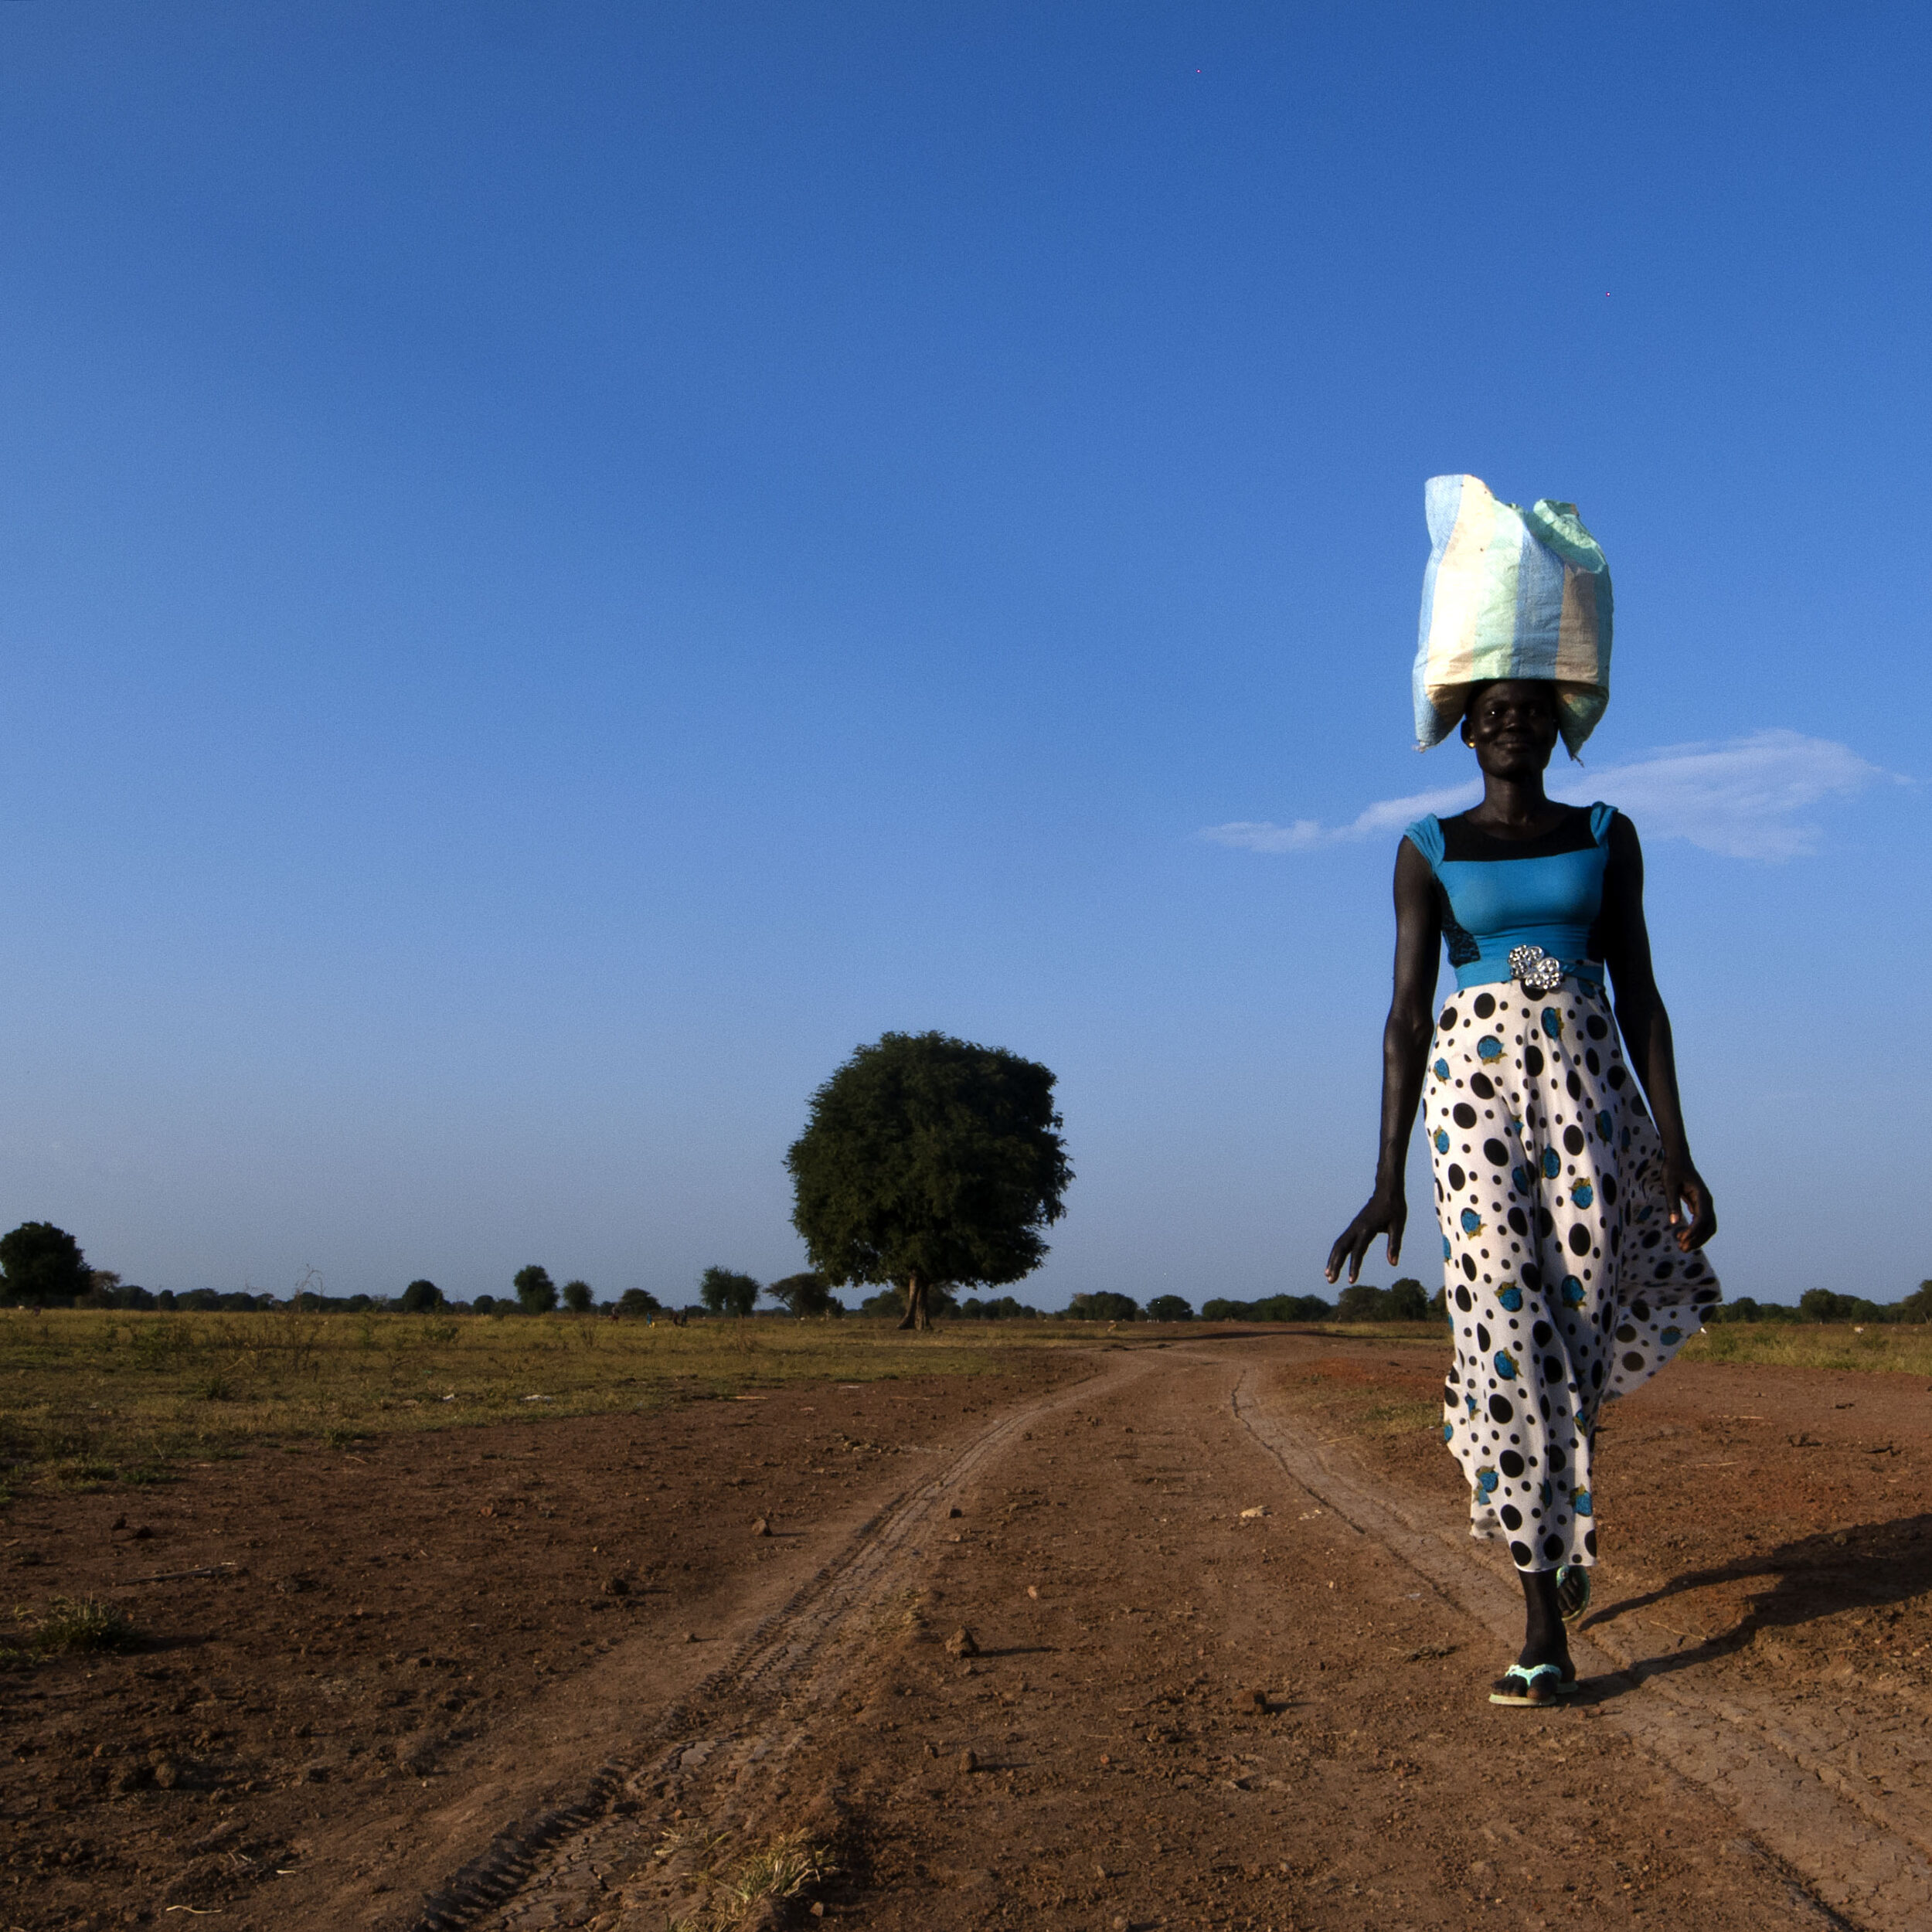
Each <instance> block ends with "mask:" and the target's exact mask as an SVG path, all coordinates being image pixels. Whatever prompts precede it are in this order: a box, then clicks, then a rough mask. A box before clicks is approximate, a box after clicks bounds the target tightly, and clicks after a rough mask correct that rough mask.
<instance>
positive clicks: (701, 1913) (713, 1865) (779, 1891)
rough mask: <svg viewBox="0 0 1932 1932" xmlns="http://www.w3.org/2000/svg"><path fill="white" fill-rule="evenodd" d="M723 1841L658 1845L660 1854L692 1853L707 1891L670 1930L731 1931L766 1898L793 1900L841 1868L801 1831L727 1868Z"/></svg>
mask: <svg viewBox="0 0 1932 1932" xmlns="http://www.w3.org/2000/svg"><path fill="white" fill-rule="evenodd" d="M724 1843H725V1835H724V1834H723V1833H722V1832H719V1833H716V1834H713V1835H703V1836H702V1837H698V1836H697V1835H692V1838H689V1839H687V1838H667V1839H666V1841H665V1845H663V1846H661V1847H660V1848H659V1850H658V1856H659V1857H660V1858H662V1857H665V1856H666V1855H675V1854H676V1853H677V1852H679V1851H685V1850H690V1851H692V1852H695V1854H696V1869H695V1870H694V1872H692V1882H693V1883H696V1884H698V1885H700V1886H706V1887H707V1888H709V1896H708V1897H707V1898H706V1900H705V1902H704V1903H703V1905H702V1906H701V1907H700V1908H699V1910H697V1911H696V1912H695V1913H692V1914H690V1915H689V1917H684V1918H679V1919H673V1920H672V1921H671V1927H670V1932H733V1927H737V1926H740V1925H743V1923H744V1922H745V1921H746V1920H747V1919H748V1918H750V1917H751V1915H752V1914H753V1913H754V1912H755V1911H756V1910H757V1908H758V1907H759V1906H761V1905H763V1904H764V1903H765V1902H766V1900H768V1899H769V1900H784V1899H795V1898H797V1897H798V1896H800V1895H801V1894H802V1893H804V1892H805V1891H807V1890H808V1889H810V1888H811V1887H813V1886H818V1885H821V1884H823V1883H825V1880H826V1879H828V1878H830V1877H832V1875H833V1874H834V1873H835V1872H836V1871H837V1870H838V1867H837V1866H835V1865H834V1864H833V1863H832V1855H831V1853H830V1852H829V1851H828V1849H827V1848H826V1847H825V1846H824V1845H815V1844H814V1843H812V1842H811V1838H810V1837H809V1836H808V1834H806V1833H805V1832H787V1834H786V1835H785V1836H784V1837H783V1838H775V1839H774V1840H773V1841H772V1842H771V1843H770V1844H769V1845H764V1846H761V1847H760V1848H759V1849H757V1850H755V1851H753V1852H751V1853H750V1855H747V1856H746V1857H745V1858H744V1859H743V1862H740V1863H738V1864H736V1866H735V1868H734V1869H729V1870H726V1869H720V1868H721V1867H722V1866H723V1863H724V1860H723V1847H724Z"/></svg>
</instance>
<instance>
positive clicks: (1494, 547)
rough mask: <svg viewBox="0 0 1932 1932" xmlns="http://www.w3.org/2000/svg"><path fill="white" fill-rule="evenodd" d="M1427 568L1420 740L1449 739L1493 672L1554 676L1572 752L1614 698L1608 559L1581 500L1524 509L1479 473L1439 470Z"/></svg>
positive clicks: (1429, 495) (1421, 745)
mask: <svg viewBox="0 0 1932 1932" xmlns="http://www.w3.org/2000/svg"><path fill="white" fill-rule="evenodd" d="M1424 501H1425V505H1426V508H1427V512H1428V518H1429V543H1430V551H1429V567H1428V569H1427V570H1425V571H1424V572H1423V578H1422V623H1421V627H1420V639H1419V641H1418V643H1417V649H1416V670H1415V703H1416V743H1417V748H1418V749H1419V750H1424V751H1426V750H1427V749H1428V748H1429V747H1430V746H1431V745H1435V744H1440V743H1441V742H1442V741H1443V740H1444V738H1446V737H1447V736H1448V735H1449V734H1450V733H1451V732H1452V731H1453V730H1455V728H1456V726H1457V725H1458V723H1460V722H1461V718H1462V714H1463V710H1464V706H1466V705H1467V704H1468V696H1469V687H1470V686H1471V685H1472V684H1478V683H1481V682H1485V680H1487V679H1492V678H1546V679H1551V680H1553V682H1555V684H1556V690H1557V698H1558V713H1559V718H1560V723H1561V726H1562V729H1563V743H1565V744H1566V745H1567V746H1568V747H1569V748H1570V756H1571V757H1576V755H1577V752H1578V751H1579V750H1581V748H1582V747H1583V740H1585V739H1586V738H1587V737H1588V736H1590V733H1591V732H1593V731H1594V730H1596V728H1597V719H1599V718H1600V717H1601V716H1603V715H1604V706H1606V705H1607V704H1608V703H1609V702H1610V631H1611V595H1610V566H1609V565H1608V564H1607V563H1605V562H1604V553H1603V551H1602V549H1600V547H1599V546H1598V544H1597V539H1595V538H1594V536H1591V535H1590V532H1588V531H1587V529H1584V528H1583V521H1582V519H1580V517H1579V516H1578V515H1577V506H1576V505H1575V504H1573V503H1558V502H1553V500H1552V499H1551V498H1548V497H1544V498H1542V499H1541V500H1539V502H1536V503H1534V504H1532V505H1531V506H1530V507H1529V509H1522V508H1521V507H1520V506H1519V505H1516V504H1514V503H1504V502H1499V501H1498V499H1497V498H1495V497H1493V496H1492V495H1490V494H1489V492H1488V488H1486V487H1485V485H1484V484H1483V482H1482V481H1481V479H1480V478H1477V477H1473V476H1432V477H1431V478H1430V479H1429V481H1428V484H1427V488H1426V490H1425V493H1424Z"/></svg>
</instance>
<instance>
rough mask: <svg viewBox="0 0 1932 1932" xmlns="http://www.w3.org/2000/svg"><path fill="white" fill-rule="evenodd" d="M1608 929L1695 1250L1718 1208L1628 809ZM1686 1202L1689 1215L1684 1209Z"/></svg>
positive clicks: (1621, 1010)
mask: <svg viewBox="0 0 1932 1932" xmlns="http://www.w3.org/2000/svg"><path fill="white" fill-rule="evenodd" d="M1601 930H1602V933H1603V940H1604V964H1606V965H1607V967H1608V968H1610V980H1611V988H1612V990H1613V992H1614V994H1615V995H1616V1003H1617V1026H1618V1027H1619V1028H1620V1029H1621V1031H1622V1032H1623V1036H1624V1049H1625V1050H1626V1051H1627V1052H1628V1054H1629V1056H1630V1063H1631V1066H1632V1068H1633V1069H1634V1070H1635V1072H1636V1074H1637V1077H1638V1079H1639V1080H1641V1082H1642V1083H1643V1087H1644V1092H1645V1095H1646V1097H1648V1100H1649V1101H1650V1111H1651V1118H1652V1119H1653V1120H1655V1121H1656V1123H1657V1134H1658V1138H1659V1139H1660V1140H1661V1141H1662V1142H1663V1147H1664V1193H1665V1198H1666V1199H1668V1201H1669V1202H1670V1219H1671V1226H1672V1227H1674V1228H1675V1229H1676V1230H1677V1245H1678V1246H1679V1247H1680V1248H1682V1250H1685V1252H1686V1253H1689V1250H1691V1249H1692V1248H1701V1247H1702V1246H1703V1245H1704V1243H1706V1241H1708V1240H1709V1239H1710V1238H1711V1236H1713V1234H1715V1233H1716V1232H1717V1210H1716V1207H1715V1206H1713V1203H1712V1201H1711V1191H1710V1189H1709V1188H1708V1187H1707V1186H1706V1185H1705V1184H1704V1177H1703V1176H1702V1175H1701V1174H1699V1172H1698V1171H1697V1168H1696V1164H1695V1163H1694V1162H1692V1159H1691V1153H1690V1139H1689V1136H1688V1135H1687V1134H1685V1131H1684V1108H1683V1103H1682V1100H1680V1099H1679V1097H1678V1092H1677V1054H1676V1051H1675V1046H1674V1045H1673V1043H1672V1039H1671V1030H1670V1015H1669V1014H1668V1012H1666V1011H1665V1008H1664V1002H1663V999H1662V996H1661V995H1659V994H1658V991H1657V979H1656V975H1655V971H1653V969H1652V967H1651V957H1650V930H1649V928H1648V926H1647V925H1646V924H1645V920H1644V849H1643V847H1642V846H1641V845H1640V844H1639V843H1638V838H1637V829H1636V828H1635V827H1634V825H1631V822H1630V821H1629V820H1628V818H1624V815H1622V813H1621V812H1619V813H1618V814H1617V816H1616V817H1615V818H1614V819H1612V820H1611V826H1610V862H1609V864H1608V866H1607V867H1606V868H1605V869H1604V913H1603V925H1602V928H1601ZM1685 1206H1688V1207H1689V1213H1688V1214H1685V1213H1683V1212H1682V1209H1684V1208H1685Z"/></svg>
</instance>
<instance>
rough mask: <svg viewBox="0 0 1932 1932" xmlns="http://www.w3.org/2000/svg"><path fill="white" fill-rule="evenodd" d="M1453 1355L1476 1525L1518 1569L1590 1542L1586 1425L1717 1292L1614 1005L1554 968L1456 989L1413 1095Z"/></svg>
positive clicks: (1454, 1410) (1593, 1551)
mask: <svg viewBox="0 0 1932 1932" xmlns="http://www.w3.org/2000/svg"><path fill="white" fill-rule="evenodd" d="M1423 1126H1424V1128H1425V1129H1426V1130H1427V1133H1428V1136H1429V1153H1430V1162H1431V1165H1433V1166H1434V1170H1435V1179H1436V1213H1437V1218H1438V1219H1439V1220H1440V1222H1441V1224H1442V1253H1443V1264H1444V1274H1445V1276H1446V1279H1447V1291H1448V1297H1449V1311H1450V1314H1451V1317H1452V1318H1453V1319H1454V1328H1455V1337H1456V1359H1455V1366H1454V1368H1453V1369H1451V1371H1450V1373H1449V1378H1448V1383H1447V1386H1446V1387H1445V1389H1444V1392H1443V1424H1442V1434H1443V1440H1444V1441H1445V1442H1446V1443H1447V1444H1448V1446H1449V1447H1450V1449H1451V1451H1452V1452H1453V1453H1454V1456H1455V1458H1456V1460H1457V1461H1458V1462H1460V1463H1461V1464H1462V1468H1463V1473H1464V1475H1466V1476H1467V1477H1468V1479H1469V1487H1470V1502H1469V1515H1470V1534H1471V1536H1480V1537H1488V1536H1497V1535H1501V1536H1504V1537H1505V1538H1506V1539H1508V1542H1509V1553H1510V1555H1511V1556H1512V1557H1513V1558H1514V1559H1515V1563H1516V1566H1517V1567H1518V1568H1519V1570H1550V1569H1554V1568H1556V1566H1558V1565H1560V1564H1564V1563H1594V1562H1595V1560H1596V1557H1597V1531H1596V1527H1595V1522H1594V1518H1595V1508H1594V1502H1593V1499H1592V1497H1591V1495H1590V1437H1591V1435H1592V1434H1593V1432H1594V1430H1595V1428H1596V1426H1597V1412H1598V1410H1600V1408H1601V1406H1602V1405H1603V1404H1604V1402H1605V1401H1606V1400H1608V1399H1609V1398H1610V1397H1611V1396H1619V1395H1626V1394H1628V1393H1629V1392H1630V1391H1631V1389H1634V1388H1635V1387H1636V1386H1638V1384H1639V1383H1642V1382H1645V1381H1647V1380H1648V1379H1649V1378H1650V1377H1651V1376H1654V1375H1655V1373H1656V1372H1657V1371H1658V1369H1661V1368H1662V1366H1664V1364H1665V1362H1668V1360H1669V1359H1671V1357H1672V1355H1675V1353H1676V1352H1677V1351H1678V1349H1680V1348H1681V1347H1682V1345H1683V1344H1684V1342H1685V1341H1686V1340H1687V1339H1688V1338H1689V1337H1690V1336H1691V1335H1695V1334H1696V1332H1697V1331H1698V1329H1699V1328H1700V1327H1702V1311H1704V1310H1705V1309H1706V1308H1709V1307H1711V1306H1712V1305H1713V1304H1714V1303H1715V1302H1716V1301H1718V1300H1719V1291H1718V1287H1717V1282H1716V1277H1714V1276H1713V1274H1712V1273H1711V1270H1710V1264H1709V1263H1708V1262H1707V1261H1706V1260H1705V1259H1704V1257H1703V1256H1702V1254H1701V1253H1691V1254H1685V1253H1682V1251H1681V1250H1679V1247H1678V1246H1677V1243H1676V1242H1675V1240H1674V1239H1672V1236H1671V1232H1670V1226H1669V1223H1670V1209H1669V1208H1668V1206H1667V1205H1666V1203H1665V1199H1664V1190H1663V1155H1662V1148H1661V1146H1660V1145H1659V1142H1658V1138H1657V1129H1656V1128H1655V1125H1653V1124H1652V1123H1651V1117H1650V1114H1649V1113H1648V1111H1647V1110H1646V1108H1645V1105H1644V1102H1643V1098H1642V1096H1641V1094H1640V1093H1639V1092H1638V1087H1637V1083H1636V1081H1635V1080H1634V1079H1632V1078H1631V1073H1630V1070H1629V1069H1628V1067H1627V1066H1625V1065H1624V1056H1623V1049H1622V1047H1621V1043H1620V1042H1619V1041H1618V1039H1617V1026H1616V1022H1615V1020H1614V1019H1613V1018H1612V1016H1611V1009H1610V1003H1609V1001H1608V999H1607V998H1606V996H1605V995H1604V993H1603V992H1601V991H1600V989H1598V988H1595V987H1593V986H1590V985H1585V984H1582V983H1580V982H1579V981H1576V980H1573V979H1566V980H1565V981H1564V982H1563V985H1562V986H1561V987H1560V988H1558V989H1557V991H1556V992H1554V993H1547V994H1538V993H1529V992H1524V991H1523V989H1522V988H1520V987H1519V986H1517V985H1514V984H1513V983H1505V984H1504V985H1500V986H1484V987H1472V988H1470V989H1469V990H1468V991H1467V992H1458V993H1455V994H1454V995H1452V996H1451V998H1450V1001H1449V1003H1448V1004H1447V1005H1446V1006H1444V1009H1442V1013H1441V1016H1440V1018H1439V1019H1437V1022H1436V1032H1435V1039H1434V1043H1433V1045H1432V1046H1431V1048H1430V1055H1429V1072H1428V1077H1427V1081H1426V1083H1425V1084H1424V1088H1423Z"/></svg>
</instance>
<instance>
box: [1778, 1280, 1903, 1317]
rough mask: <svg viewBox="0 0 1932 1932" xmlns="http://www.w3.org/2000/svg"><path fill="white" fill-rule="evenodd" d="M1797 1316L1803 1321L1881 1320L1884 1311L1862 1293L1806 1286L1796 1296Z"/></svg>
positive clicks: (1884, 1313)
mask: <svg viewBox="0 0 1932 1932" xmlns="http://www.w3.org/2000/svg"><path fill="white" fill-rule="evenodd" d="M1798 1316H1799V1318H1800V1319H1801V1321H1883V1320H1884V1319H1885V1318H1886V1311H1885V1310H1884V1309H1883V1308H1880V1307H1879V1304H1877V1303H1876V1301H1866V1298H1865V1297H1864V1296H1863V1295H1862V1294H1833V1293H1832V1291H1831V1290H1830V1289H1829V1288H1807V1289H1806V1290H1805V1291H1804V1293H1803V1294H1801V1295H1800V1296H1799V1297H1798Z"/></svg>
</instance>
